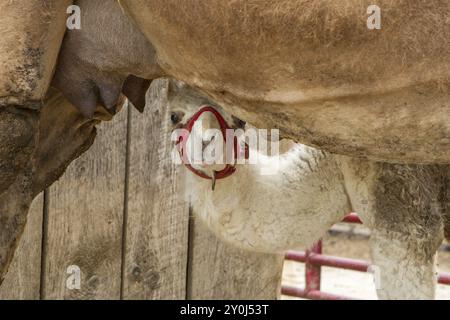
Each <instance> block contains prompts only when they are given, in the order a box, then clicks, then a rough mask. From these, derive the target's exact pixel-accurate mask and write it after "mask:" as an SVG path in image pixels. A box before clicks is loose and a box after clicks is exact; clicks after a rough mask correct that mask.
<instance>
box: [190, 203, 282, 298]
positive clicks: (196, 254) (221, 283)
mask: <svg viewBox="0 0 450 320" xmlns="http://www.w3.org/2000/svg"><path fill="white" fill-rule="evenodd" d="M193 210H194V211H195V208H193ZM190 232H191V233H192V234H191V235H190V239H191V240H190V241H191V246H190V248H191V249H190V256H189V283H188V299H202V300H207V299H226V300H227V299H243V300H246V299H252V300H253V299H261V300H267V299H277V298H278V297H279V294H280V285H281V277H282V269H283V256H282V255H275V254H263V253H254V252H248V251H244V250H240V249H237V248H234V247H232V246H229V245H227V244H225V243H224V242H222V241H220V240H219V239H218V238H217V237H216V236H215V235H214V234H213V233H212V232H211V231H209V230H208V229H207V228H206V226H205V225H204V224H203V223H202V222H201V221H198V220H196V219H195V217H194V218H192V219H191V228H190Z"/></svg>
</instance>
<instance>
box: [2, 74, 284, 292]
mask: <svg viewBox="0 0 450 320" xmlns="http://www.w3.org/2000/svg"><path fill="white" fill-rule="evenodd" d="M166 87H167V82H166V81H164V80H161V81H157V82H154V83H153V84H152V88H151V89H150V90H149V93H148V96H147V99H148V104H147V108H146V111H145V113H144V114H143V115H142V114H139V113H138V112H136V111H135V110H132V108H125V110H122V111H121V112H120V114H119V115H117V116H116V118H115V119H114V121H112V122H110V123H103V124H102V125H101V126H100V128H99V132H98V137H97V139H96V142H95V144H94V146H93V147H92V148H91V149H90V150H89V151H88V152H87V153H86V154H84V155H83V156H82V157H81V158H80V159H78V160H77V161H75V162H74V163H72V165H71V166H70V167H69V168H68V170H67V172H66V173H65V175H64V176H63V177H62V178H61V179H60V180H59V181H58V182H57V183H55V184H54V185H53V186H52V187H51V188H50V189H48V190H47V191H46V192H44V193H43V194H42V195H40V196H39V197H38V198H37V199H36V200H35V201H34V203H33V206H32V208H31V211H30V215H29V219H28V223H27V227H26V230H25V233H24V236H23V238H22V240H21V242H20V245H19V249H18V251H17V252H16V255H15V257H14V260H13V263H12V265H11V267H10V271H9V273H8V274H7V277H6V279H5V281H4V283H3V285H2V286H1V287H0V299H186V298H188V299H275V298H276V297H277V296H278V293H279V286H280V281H281V269H282V260H283V258H282V257H281V256H279V255H267V254H256V253H248V252H244V251H240V250H237V249H234V248H231V247H229V246H227V245H225V244H222V243H221V242H219V241H218V240H217V239H216V238H215V236H214V235H212V234H211V233H210V232H209V231H208V230H206V229H205V228H204V227H203V225H201V223H200V222H198V221H196V219H195V218H194V217H193V216H192V212H193V211H195V208H190V207H189V204H188V203H186V202H185V200H184V188H185V185H184V174H186V172H185V169H184V168H182V167H180V166H175V165H173V164H172V161H171V157H170V152H171V149H172V144H171V143H170V141H169V137H170V129H169V122H170V121H169V114H170V113H169V110H167V108H166V107H165V106H166V94H167V92H166V90H167V89H166ZM71 265H75V266H78V267H79V268H80V270H81V287H80V289H69V288H68V287H67V285H66V280H67V278H68V277H69V274H68V273H67V269H68V267H69V266H71Z"/></svg>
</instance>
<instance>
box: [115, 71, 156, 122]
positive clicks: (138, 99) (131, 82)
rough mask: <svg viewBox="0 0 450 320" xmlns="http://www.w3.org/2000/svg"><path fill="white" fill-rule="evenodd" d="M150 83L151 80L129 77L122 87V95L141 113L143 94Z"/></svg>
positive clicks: (142, 110) (143, 100)
mask: <svg viewBox="0 0 450 320" xmlns="http://www.w3.org/2000/svg"><path fill="white" fill-rule="evenodd" d="M151 83H152V80H147V79H142V78H139V77H136V76H133V75H129V76H128V78H127V79H126V80H125V82H124V83H123V85H122V93H123V94H124V95H125V96H126V97H127V98H128V100H129V101H130V102H131V103H132V104H133V106H134V107H135V108H136V109H137V110H138V111H139V112H141V113H142V112H144V107H145V94H146V93H147V90H148V88H149V87H150V84H151Z"/></svg>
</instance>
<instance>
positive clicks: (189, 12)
mask: <svg viewBox="0 0 450 320" xmlns="http://www.w3.org/2000/svg"><path fill="white" fill-rule="evenodd" d="M121 3H122V5H123V6H124V7H125V9H126V10H127V12H128V13H129V15H130V16H131V17H132V18H133V19H134V20H135V22H136V24H137V25H138V26H139V27H140V29H141V30H142V31H143V33H144V34H145V35H146V36H147V38H148V39H149V40H150V41H151V42H152V44H153V45H154V46H155V48H156V50H157V53H158V57H159V62H160V65H161V67H162V68H163V69H164V70H165V71H166V72H167V74H169V75H171V76H173V77H175V78H178V79H180V80H183V81H185V82H187V83H189V84H190V85H192V86H194V87H196V88H199V89H201V90H202V91H204V92H206V93H207V94H209V95H210V96H211V97H212V98H213V99H215V100H216V101H217V102H219V103H222V104H223V105H224V107H226V108H227V109H228V111H230V112H232V113H233V114H234V115H236V116H238V117H240V118H242V119H243V120H247V121H249V122H251V123H253V124H255V125H257V126H259V127H265V128H279V129H281V130H282V133H284V134H285V135H287V136H289V137H291V138H294V139H296V140H297V141H299V142H303V143H307V144H311V145H314V146H318V147H320V148H323V149H326V150H328V151H332V152H336V153H340V154H346V155H353V156H364V157H369V158H371V159H376V160H383V161H392V162H409V163H450V121H449V118H450V64H449V61H448V57H449V56H450V40H449V37H448V34H449V33H450V20H448V14H449V13H450V4H449V3H444V2H442V1H431V2H429V3H428V2H419V1H417V2H409V1H408V2H401V1H394V2H393V1H388V0H386V1H383V0H381V1H379V6H380V7H381V9H382V10H383V11H382V12H383V13H382V14H383V18H382V19H383V20H382V28H381V30H368V29H367V25H366V19H367V14H366V8H367V5H369V4H370V1H368V2H367V3H365V2H364V1H363V2H361V1H353V0H345V1H339V2H331V1H330V2H323V1H307V2H305V1H288V0H280V1H277V2H268V1H267V2H255V3H252V4H250V3H249V2H248V1H244V0H235V1H223V0H221V1H218V0H217V1H216V0H211V1H208V2H198V1H183V2H182V3H180V2H179V1H175V0H165V1H160V0H138V1H131V0H121ZM431 4H432V5H431ZM344 9H345V10H344ZM431 35H432V36H431Z"/></svg>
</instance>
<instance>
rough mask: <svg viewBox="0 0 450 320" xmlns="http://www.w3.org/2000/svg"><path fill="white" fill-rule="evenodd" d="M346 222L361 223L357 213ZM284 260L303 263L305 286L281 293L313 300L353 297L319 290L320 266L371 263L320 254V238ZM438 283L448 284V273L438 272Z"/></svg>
mask: <svg viewBox="0 0 450 320" xmlns="http://www.w3.org/2000/svg"><path fill="white" fill-rule="evenodd" d="M343 222H347V223H358V224H362V222H361V220H360V219H359V217H358V215H357V214H355V213H352V214H349V215H348V216H346V217H345V218H344V220H343ZM285 258H286V260H291V261H296V262H301V263H304V264H305V287H304V288H299V287H292V286H282V288H281V294H283V295H286V296H291V297H298V298H306V299H314V300H348V299H354V298H350V297H345V296H341V295H335V294H331V293H326V292H322V291H320V280H321V268H322V266H325V267H333V268H339V269H346V270H352V271H360V272H370V268H371V264H370V263H369V262H367V261H363V260H355V259H347V258H341V257H334V256H327V255H323V254H322V240H320V241H319V242H317V243H316V244H315V245H314V246H313V247H312V248H311V249H309V250H307V251H306V252H300V251H289V252H287V253H286V257H285ZM438 283H440V284H444V285H450V273H440V274H439V276H438Z"/></svg>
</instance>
